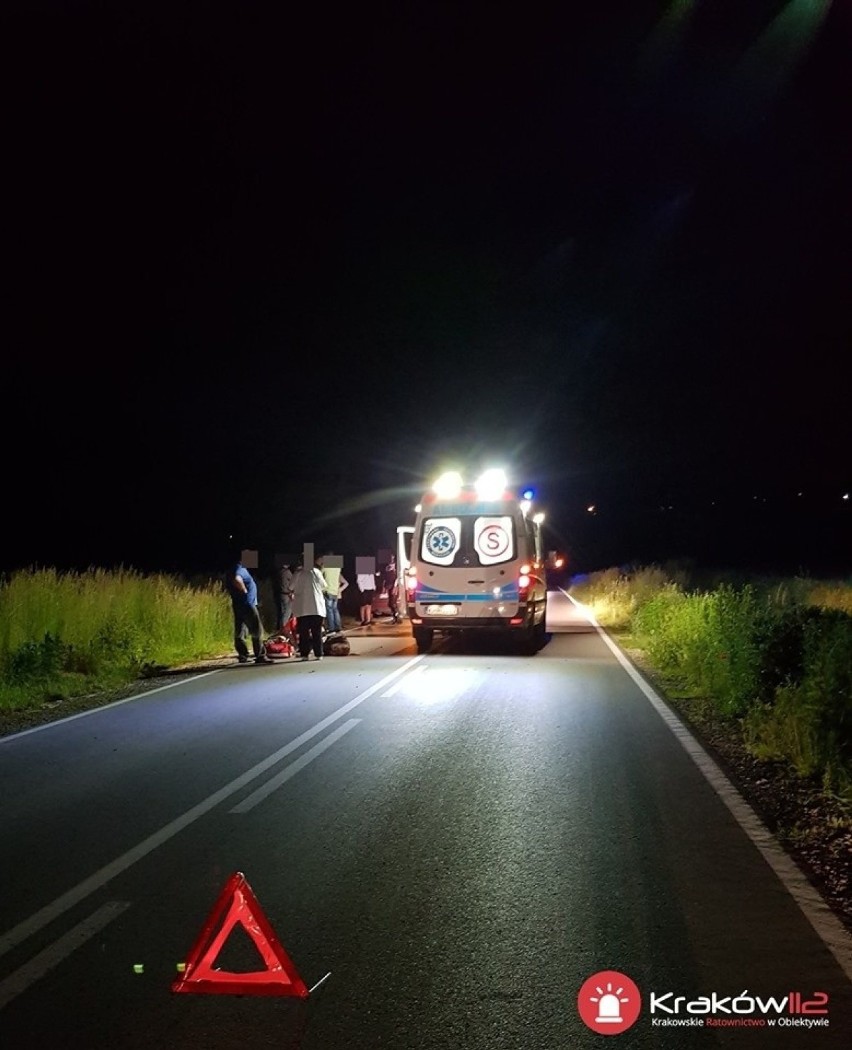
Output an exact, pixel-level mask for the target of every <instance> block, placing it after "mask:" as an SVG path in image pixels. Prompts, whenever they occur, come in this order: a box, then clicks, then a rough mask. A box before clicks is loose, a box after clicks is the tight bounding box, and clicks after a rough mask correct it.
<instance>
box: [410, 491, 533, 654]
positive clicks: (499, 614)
mask: <svg viewBox="0 0 852 1050" xmlns="http://www.w3.org/2000/svg"><path fill="white" fill-rule="evenodd" d="M540 520H541V519H540V516H533V515H532V512H531V507H530V504H529V502H523V503H522V502H521V501H519V500H518V499H517V498H516V497H514V496H512V495H511V494H510V493H509V492H505V493H504V494H503V495H502V496H501V497H500V498H499V499H482V498H481V497H480V496H479V495H478V494H477V493H476V492H475V491H473V490H471V489H464V488H463V489H462V490H461V491H460V492H459V494H458V495H457V496H455V497H452V498H444V499H442V498H441V497H439V496H437V495H436V494H435V493H434V492H427V493H426V494H425V495H424V496H423V499H422V501H421V503H420V508H419V510H418V514H417V520H416V522H415V525H414V533H413V536H412V537H411V550H410V556H409V560H410V564H409V566H408V568H407V569H406V579H405V593H406V612H407V615H408V618H409V619H410V621H411V624H412V628H413V632H414V639H415V641H416V642H417V649H418V652H428V651H429V649H430V648H431V645H432V640H433V637H434V634H435V632H439V633H441V634H449V633H454V632H458V631H485V630H489V631H494V630H498V631H506V632H508V633H509V634H511V635H512V636H514V637H516V638H517V639H518V641H520V642H521V643H522V644H523V645H524V648H525V650H526V651H528V652H535V651H537V650H538V649H539V648H540V647H541V645H542V644H543V642H544V636H545V620H546V616H547V587H546V583H545V571H544V556H543V551H542V539H541V524H540Z"/></svg>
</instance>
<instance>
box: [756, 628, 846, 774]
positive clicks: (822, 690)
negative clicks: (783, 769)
mask: <svg viewBox="0 0 852 1050" xmlns="http://www.w3.org/2000/svg"><path fill="white" fill-rule="evenodd" d="M796 672H797V673H796V675H795V676H793V675H791V677H790V678H789V679H788V680H787V684H783V685H780V686H778V688H777V689H776V690H775V693H774V695H773V697H772V698H771V700H768V701H764V702H762V703H758V704H755V705H754V706H753V708H752V710H751V711H749V713H748V714H747V715H746V718H745V720H744V731H745V734H746V739H747V741H748V743H749V746H750V747H751V749H752V751H753V752H754V753H755V754H756V755H758V756H759V757H764V758H775V759H785V760H787V761H789V762H791V763H792V765H793V767H794V768H795V769H796V771H797V772H798V773H799V774H800V775H802V776H812V775H814V774H816V773H819V774H821V775H822V777H823V781H824V785H825V787H826V789H827V790H832V791H843V792H845V793H848V792H849V791H850V784H851V783H852V617H850V616H849V615H847V614H846V613H844V612H841V611H838V610H825V611H822V612H821V614H820V615H818V616H811V617H809V618H808V619H807V620H806V621H805V622H804V627H803V630H802V637H801V663H800V665H799V666H798V667H797V668H796Z"/></svg>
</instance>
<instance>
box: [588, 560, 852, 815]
mask: <svg viewBox="0 0 852 1050" xmlns="http://www.w3.org/2000/svg"><path fill="white" fill-rule="evenodd" d="M571 594H572V596H573V597H576V598H577V600H578V601H581V602H582V603H583V604H585V605H587V606H589V607H590V608H591V609H592V611H593V613H594V615H595V617H596V619H597V620H598V622H599V623H601V624H602V625H603V626H606V627H609V628H611V629H613V630H617V631H623V632H628V633H629V634H630V637H631V644H632V645H635V646H636V647H637V648H638V649H640V650H642V651H644V652H645V653H646V655H647V656H648V658H649V660H650V661H651V664H652V665H653V666H654V667H655V668H656V669H657V670H658V671H659V672H660V673H661V674H662V675H663V676H664V678H665V677H668V678H669V680H671V681H672V682H674V681H676V682H677V684H678V687H679V688H680V689H683V690H685V691H687V692H689V693H690V694H691V695H695V696H701V697H703V698H705V699H706V700H709V701H710V702H711V703H712V705H713V706H714V707H715V709H716V711H717V713H718V714H719V715H720V716H722V717H723V718H730V719H736V720H737V721H738V723H739V724H740V726H741V728H742V732H743V739H744V741H745V742H746V744H747V746H748V747H749V748H750V749H751V750H752V752H753V753H754V754H756V755H758V756H760V757H764V758H774V759H780V760H784V761H787V762H789V763H790V764H791V765H792V767H793V768H794V769H795V770H796V771H797V772H798V773H799V774H801V775H802V776H815V775H818V776H821V777H822V779H823V783H824V786H825V787H826V789H827V790H832V791H836V792H843V793H846V794H849V795H850V797H852V584H850V583H849V582H843V581H838V582H835V583H828V582H824V581H813V580H808V579H804V578H796V579H791V580H761V581H756V582H754V583H737V584H734V583H730V582H720V583H718V584H717V585H716V586H715V587H713V586H711V587H709V588H708V587H704V588H702V589H699V588H695V587H690V585H689V581H688V579H687V578H686V577H685V576H683V575H681V576H680V578H677V579H675V578H673V577H672V576H671V575H670V574H668V573H667V572H665V570H661V569H659V568H653V569H641V570H638V571H631V572H623V571H620V570H614V569H613V570H608V571H606V572H603V573H597V574H594V575H592V576H589V577H585V578H584V579H583V580H582V581H579V582H578V583H577V584H576V585H572V587H571Z"/></svg>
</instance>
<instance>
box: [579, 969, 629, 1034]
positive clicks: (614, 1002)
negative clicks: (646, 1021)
mask: <svg viewBox="0 0 852 1050" xmlns="http://www.w3.org/2000/svg"><path fill="white" fill-rule="evenodd" d="M641 1009H642V996H641V994H640V992H639V989H638V988H637V986H636V984H635V983H634V982H633V981H631V980H630V978H629V977H628V976H627V975H626V974H623V973H619V972H618V970H601V972H600V973H594V974H592V976H591V977H589V978H588V980H586V981H584V982H583V986H582V988H581V989H580V991H579V992H578V993H577V1010H578V1011H579V1013H580V1017H581V1018H582V1019H583V1022H584V1023H585V1024H586V1026H587V1027H588V1028H591V1030H592V1031H593V1032H597V1033H598V1035H621V1033H622V1032H626V1031H627V1029H628V1028H632V1027H633V1025H635V1024H636V1021H637V1020H638V1018H639V1011H640V1010H641Z"/></svg>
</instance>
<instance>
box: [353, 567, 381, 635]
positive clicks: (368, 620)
mask: <svg viewBox="0 0 852 1050" xmlns="http://www.w3.org/2000/svg"><path fill="white" fill-rule="evenodd" d="M356 582H357V584H358V590H359V591H360V592H361V626H362V627H372V626H373V599H374V598H375V597H376V575H375V573H372V572H359V573H358V576H357V581H356Z"/></svg>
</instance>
